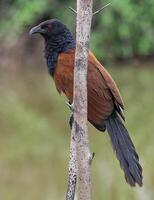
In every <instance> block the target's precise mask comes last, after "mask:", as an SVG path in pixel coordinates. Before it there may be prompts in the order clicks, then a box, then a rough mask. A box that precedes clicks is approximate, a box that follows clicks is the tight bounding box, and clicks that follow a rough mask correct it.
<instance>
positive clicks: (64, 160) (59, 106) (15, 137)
mask: <svg viewBox="0 0 154 200" xmlns="http://www.w3.org/2000/svg"><path fill="white" fill-rule="evenodd" d="M106 3H108V1H107V0H105V1H103V0H97V1H94V10H96V9H99V8H100V7H101V6H102V5H105V4H106ZM111 3H112V5H111V6H110V7H108V8H107V9H106V10H104V12H103V13H101V14H99V15H97V16H96V17H94V19H93V27H92V32H91V43H90V48H91V49H92V50H93V51H94V52H95V54H96V56H97V57H98V58H99V60H100V61H101V62H102V63H103V64H104V65H105V66H106V68H107V69H108V71H109V72H110V73H111V75H112V76H113V78H114V80H115V81H116V83H117V85H118V86H119V88H120V91H121V94H122V96H123V99H124V102H125V115H126V126H127V128H128V130H129V132H130V134H131V137H132V139H133V141H134V143H135V145H136V148H137V150H138V153H139V155H140V160H141V163H142V166H143V169H144V171H143V174H144V186H143V187H142V188H139V187H136V188H130V187H129V186H128V185H127V184H126V183H125V180H124V177H123V172H122V170H121V169H120V167H119V163H118V161H117V160H116V158H115V155H114V153H113V150H112V148H111V145H110V141H109V138H108V135H107V134H106V133H100V132H98V131H97V130H95V129H94V128H93V127H92V126H90V125H89V136H90V147H91V151H92V152H95V153H96V156H95V159H94V162H93V165H92V183H93V187H92V193H93V200H101V199H102V200H103V199H108V200H113V199H114V200H124V199H125V200H129V199H131V200H153V199H154V170H153V168H154V154H153V147H154V133H153V130H154V105H153V102H154V78H153V76H154V68H153V67H154V66H153V65H154V1H153V0H149V1H146V0H134V1H133V0H123V1H120V0H112V1H111ZM75 4H76V3H75V1H72V0H61V1H60V0H44V1H41V0H1V1H0V44H1V48H0V136H1V137H0V199H1V200H19V199H20V200H49V199H54V200H62V199H65V192H66V185H67V171H68V169H67V167H68V160H69V141H70V129H69V126H68V119H69V113H70V112H69V109H68V108H67V106H66V105H65V100H66V99H65V97H63V96H62V97H60V96H59V95H58V94H57V91H56V89H55V86H54V83H53V81H52V79H51V78H50V76H49V75H48V73H47V68H46V64H45V61H44V59H43V51H42V48H43V41H42V40H41V39H40V37H39V36H38V37H34V38H29V36H28V32H29V29H30V28H31V27H32V26H34V25H35V24H37V23H39V22H41V21H43V20H45V19H49V18H59V19H60V20H62V21H63V22H64V23H65V24H66V25H67V26H68V27H69V28H70V29H71V30H72V32H73V33H75V16H74V14H72V13H71V11H69V9H68V7H69V6H72V7H74V8H75Z"/></svg>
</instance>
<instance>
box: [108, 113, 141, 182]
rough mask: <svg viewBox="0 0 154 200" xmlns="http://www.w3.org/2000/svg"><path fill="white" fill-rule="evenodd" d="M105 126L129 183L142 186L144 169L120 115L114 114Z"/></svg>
mask: <svg viewBox="0 0 154 200" xmlns="http://www.w3.org/2000/svg"><path fill="white" fill-rule="evenodd" d="M105 124H106V128H107V131H108V133H109V136H110V139H111V143H112V145H113V149H114V151H115V153H116V156H117V159H118V160H119V162H120V166H121V168H122V169H123V171H124V174H125V179H126V181H127V183H128V184H130V185H131V186H135V185H136V183H137V184H138V185H139V186H142V167H141V165H140V164H139V157H138V155H137V153H136V150H135V147H134V145H133V143H132V140H131V138H130V137H129V134H128V131H127V129H126V128H125V127H124V125H123V123H122V121H121V119H120V118H119V116H118V114H117V113H116V112H113V113H112V114H111V115H110V117H109V118H108V119H107V120H106V123H105Z"/></svg>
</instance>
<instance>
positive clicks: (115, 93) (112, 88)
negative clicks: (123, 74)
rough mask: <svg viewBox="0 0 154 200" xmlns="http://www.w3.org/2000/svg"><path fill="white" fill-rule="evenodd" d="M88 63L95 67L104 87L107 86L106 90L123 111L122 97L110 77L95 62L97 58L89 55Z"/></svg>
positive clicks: (97, 62)
mask: <svg viewBox="0 0 154 200" xmlns="http://www.w3.org/2000/svg"><path fill="white" fill-rule="evenodd" d="M89 63H92V64H93V65H95V67H96V68H97V69H98V70H99V72H100V73H101V75H102V77H103V78H104V80H105V83H106V85H107V86H108V89H110V91H111V93H112V95H113V97H114V99H115V102H116V103H117V104H118V105H119V106H120V107H121V108H122V109H124V103H123V100H122V97H121V95H120V92H119V89H118V87H117V86H116V83H115V82H114V80H113V79H112V77H111V75H110V74H109V73H108V71H107V70H106V69H105V68H104V67H103V66H102V65H101V63H100V62H99V61H98V60H97V58H96V57H95V56H94V55H93V53H91V52H90V53H89Z"/></svg>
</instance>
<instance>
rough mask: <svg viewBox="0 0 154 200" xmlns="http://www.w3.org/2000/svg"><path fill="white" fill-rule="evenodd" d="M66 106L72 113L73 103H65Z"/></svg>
mask: <svg viewBox="0 0 154 200" xmlns="http://www.w3.org/2000/svg"><path fill="white" fill-rule="evenodd" d="M66 105H67V106H68V107H69V108H70V110H71V111H72V112H73V110H74V105H73V103H72V104H71V103H70V102H68V101H66Z"/></svg>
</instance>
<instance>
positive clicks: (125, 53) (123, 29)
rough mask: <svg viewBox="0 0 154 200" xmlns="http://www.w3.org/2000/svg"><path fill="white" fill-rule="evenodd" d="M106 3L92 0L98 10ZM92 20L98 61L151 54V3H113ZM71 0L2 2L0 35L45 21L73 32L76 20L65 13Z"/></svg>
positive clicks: (153, 21)
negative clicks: (51, 20)
mask: <svg viewBox="0 0 154 200" xmlns="http://www.w3.org/2000/svg"><path fill="white" fill-rule="evenodd" d="M105 3H108V1H107V0H106V1H103V0H98V1H95V5H94V8H95V9H98V8H100V6H102V4H105ZM111 3H112V4H111V6H110V7H108V8H107V9H106V10H104V11H103V13H102V14H99V15H97V16H95V17H94V19H93V32H92V34H91V48H92V49H93V50H94V51H95V53H96V54H97V56H98V57H99V58H102V57H103V58H104V59H108V60H109V59H110V60H112V59H128V58H133V57H146V56H153V55H154V40H153V35H154V26H153V24H154V1H153V0H149V1H146V0H136V1H134V0H124V1H120V0H112V1H111ZM69 6H73V7H75V1H73V0H44V1H42V0H1V5H0V26H1V27H2V28H1V29H0V33H1V36H2V35H3V37H9V38H10V36H11V35H12V36H18V34H20V33H22V32H23V31H24V30H25V29H26V28H27V26H30V25H31V26H32V25H33V24H34V23H36V22H37V23H38V22H40V21H41V20H44V19H47V18H56V17H57V18H59V19H61V20H62V21H63V22H64V23H65V24H67V25H68V26H69V27H70V28H71V29H72V30H73V29H75V17H74V16H73V14H72V13H71V12H70V11H69V10H68V7H69Z"/></svg>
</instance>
